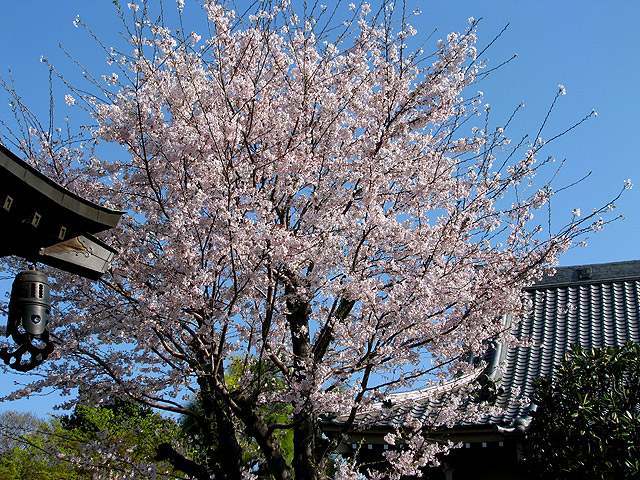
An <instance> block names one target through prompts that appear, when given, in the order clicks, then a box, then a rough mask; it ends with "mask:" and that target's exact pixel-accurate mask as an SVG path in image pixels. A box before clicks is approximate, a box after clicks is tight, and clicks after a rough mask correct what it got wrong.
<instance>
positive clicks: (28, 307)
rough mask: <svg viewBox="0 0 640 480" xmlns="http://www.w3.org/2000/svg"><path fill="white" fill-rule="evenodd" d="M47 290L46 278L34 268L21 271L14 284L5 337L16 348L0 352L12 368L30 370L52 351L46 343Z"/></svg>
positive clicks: (48, 296) (48, 343)
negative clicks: (14, 343)
mask: <svg viewBox="0 0 640 480" xmlns="http://www.w3.org/2000/svg"><path fill="white" fill-rule="evenodd" d="M50 289H51V287H50V285H49V280H48V279H47V276H46V275H45V274H44V273H42V272H38V271H37V270H35V267H30V269H29V270H25V271H24V272H20V273H19V274H18V275H17V276H16V278H15V280H14V281H13V286H12V288H11V300H10V301H9V319H8V321H7V332H6V335H7V337H9V336H11V338H13V340H14V341H15V342H16V344H17V348H16V349H14V350H13V351H11V352H10V351H9V349H8V348H2V349H0V358H2V359H3V360H4V362H5V363H6V364H7V365H9V366H10V367H11V368H13V369H16V370H20V371H28V370H31V369H33V368H35V367H36V366H38V365H40V364H41V363H42V362H43V361H44V360H46V358H47V357H48V356H49V354H50V353H51V352H52V351H53V343H51V341H50V340H49V319H50V317H51V293H50Z"/></svg>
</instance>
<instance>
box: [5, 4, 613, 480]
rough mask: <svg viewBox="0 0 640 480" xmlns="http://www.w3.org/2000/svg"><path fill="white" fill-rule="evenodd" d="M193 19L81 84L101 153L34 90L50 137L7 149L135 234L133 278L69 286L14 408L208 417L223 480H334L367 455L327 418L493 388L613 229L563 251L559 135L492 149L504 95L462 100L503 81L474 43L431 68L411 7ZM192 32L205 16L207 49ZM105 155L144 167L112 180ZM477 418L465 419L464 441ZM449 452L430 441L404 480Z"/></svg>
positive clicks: (116, 268)
mask: <svg viewBox="0 0 640 480" xmlns="http://www.w3.org/2000/svg"><path fill="white" fill-rule="evenodd" d="M116 3H117V2H116ZM184 3H185V2H183V1H178V14H177V15H178V17H179V18H178V19H177V20H176V22H175V24H174V25H171V26H170V25H168V22H169V18H170V15H169V13H168V11H167V10H166V9H165V10H163V11H162V12H161V14H159V13H158V12H157V11H156V12H155V13H154V11H153V4H154V2H144V1H141V2H133V3H131V4H130V5H129V8H130V10H131V12H130V15H127V14H126V12H120V13H121V15H122V17H123V19H126V18H129V20H130V21H128V22H127V21H126V20H125V24H124V26H123V29H124V30H123V31H124V35H123V37H124V38H125V39H126V40H127V41H128V42H129V44H127V45H125V46H120V47H114V48H108V47H105V48H104V52H105V54H106V55H107V57H108V63H109V67H108V68H109V69H110V71H109V72H108V73H107V74H106V75H104V76H103V77H101V76H100V75H97V76H95V77H93V76H91V75H90V74H89V73H87V74H86V75H85V76H86V78H87V79H88V80H89V81H90V82H92V84H91V85H90V86H87V87H86V88H84V87H83V88H75V87H73V86H69V85H68V84H66V86H67V87H69V90H68V91H67V92H65V93H66V94H65V97H64V98H65V100H66V102H67V104H68V105H75V106H77V107H80V108H84V109H85V111H86V112H87V113H88V114H89V115H90V116H91V117H92V118H91V119H90V120H89V121H88V123H90V124H92V125H93V126H91V127H87V128H86V129H85V130H84V132H88V135H87V136H86V137H84V138H82V137H75V136H72V137H71V138H68V137H65V138H62V137H60V136H59V135H60V134H58V133H56V132H57V130H55V129H54V128H53V126H52V127H51V128H47V127H43V125H44V124H41V123H39V122H38V121H37V120H36V119H35V118H34V117H33V116H32V115H31V114H30V112H29V111H28V110H27V109H26V108H25V107H24V105H23V104H22V101H21V99H20V96H19V95H17V94H16V93H15V92H14V91H12V90H11V89H10V88H9V94H10V96H11V101H12V102H13V105H14V107H15V113H16V119H18V121H20V122H22V124H21V127H22V128H20V129H19V130H18V131H19V132H23V133H24V134H25V135H26V136H19V135H16V136H15V137H11V136H9V137H8V139H7V142H11V141H13V144H14V145H15V147H16V148H18V149H20V150H21V151H22V153H23V154H24V155H25V157H27V158H28V160H29V161H30V162H31V163H32V164H33V165H35V166H36V167H38V168H39V169H40V170H42V171H43V172H44V173H46V174H47V175H50V176H51V177H52V178H53V179H54V180H56V181H57V182H59V183H61V184H62V185H64V186H66V187H67V188H69V189H71V190H72V191H75V192H78V193H80V194H81V195H82V196H84V197H87V198H90V199H92V200H94V201H97V202H100V203H102V204H105V205H107V206H111V207H114V208H119V209H123V210H126V211H127V212H128V213H129V215H128V216H126V217H125V218H123V220H122V221H121V222H120V225H119V227H118V228H117V229H113V230H112V231H110V232H108V233H106V235H105V238H104V239H105V240H106V241H107V243H109V244H110V245H113V246H115V247H117V248H118V249H119V250H120V254H119V255H118V257H117V258H116V259H115V261H114V262H113V265H112V268H111V270H110V271H109V272H108V273H107V274H105V275H104V277H103V278H102V279H101V280H100V282H99V283H96V284H89V283H87V282H85V281H83V280H81V279H78V278H73V277H71V276H65V275H62V274H60V273H56V279H57V281H56V282H55V285H54V288H53V290H55V291H57V292H58V297H57V300H58V302H59V305H64V308H60V310H59V312H60V314H59V315H58V316H57V317H56V321H55V325H54V326H53V333H54V335H55V337H54V338H55V339H56V342H57V344H58V346H57V350H56V352H54V354H53V356H52V359H51V361H49V362H48V363H46V364H45V365H43V366H42V367H41V372H42V378H43V380H40V381H38V382H34V383H33V384H31V385H29V386H28V387H26V388H24V389H22V390H20V391H18V392H16V393H15V394H14V397H19V396H21V395H28V394H29V393H33V392H38V391H41V390H42V389H44V388H48V387H53V388H59V389H61V390H62V391H69V390H70V389H73V388H80V389H81V390H82V391H83V392H85V399H86V400H87V401H93V402H99V401H100V400H101V399H104V398H109V397H110V396H111V395H114V394H117V395H121V396H126V397H127V398H131V399H134V400H135V401H137V402H139V403H141V404H144V405H147V406H150V407H153V408H157V409H161V410H165V411H169V412H173V413H177V414H180V415H185V416H189V417H191V418H193V419H194V421H195V422H196V423H197V425H198V429H199V435H200V437H199V440H198V442H199V443H198V445H199V446H201V447H202V448H203V449H204V450H205V451H207V452H209V454H208V455H205V456H202V457H200V458H198V459H197V462H196V463H198V464H199V470H198V469H197V468H194V470H193V471H194V472H195V471H199V472H200V473H198V474H197V476H198V478H202V479H205V478H206V479H207V480H208V478H209V477H210V475H212V474H215V476H216V478H231V479H235V480H240V479H241V478H244V477H243V475H249V474H251V472H250V471H247V468H248V467H247V464H246V462H245V461H244V458H245V457H244V453H243V444H244V443H243V442H244V439H245V438H250V439H251V442H250V443H249V444H247V445H250V447H251V448H252V449H255V451H256V452H257V453H258V454H259V456H260V458H261V462H260V465H261V468H263V470H264V471H268V472H269V474H270V475H271V476H273V478H274V479H276V480H291V479H292V478H295V479H296V480H316V479H319V478H326V477H327V475H329V472H330V471H331V469H333V468H334V465H335V463H334V462H333V456H334V454H335V451H336V448H337V446H338V444H339V443H340V442H341V441H342V440H343V438H344V437H343V436H342V435H336V436H335V437H333V438H326V437H325V436H324V435H323V434H322V431H321V429H320V424H319V418H320V416H321V415H343V416H344V418H345V419H346V421H345V422H344V430H343V432H342V434H346V433H347V432H348V431H349V430H350V429H351V428H353V425H354V422H355V419H356V418H357V417H358V415H359V414H360V413H362V412H364V411H370V409H371V406H372V405H373V404H374V403H375V402H378V401H381V400H384V399H385V398H386V396H387V395H388V394H389V393H392V392H394V391H398V390H399V389H409V388H412V387H415V386H420V387H424V386H425V385H428V384H429V382H435V381H437V379H438V378H446V377H448V376H450V374H451V373H452V372H455V373H465V372H469V373H472V372H473V369H474V368H476V367H475V366H474V365H471V364H469V363H467V362H466V359H467V358H469V355H470V354H472V355H473V354H479V353H481V352H482V351H483V349H484V345H483V340H484V339H486V338H488V337H495V336H496V335H499V334H500V333H501V331H502V329H503V328H504V327H503V325H502V324H501V322H500V321H499V320H498V319H499V317H500V316H501V315H502V314H504V313H506V312H509V313H513V314H514V315H516V316H517V315H518V314H519V313H520V312H521V311H522V305H521V302H520V292H521V289H522V288H523V287H524V286H526V285H529V284H530V283H532V282H533V281H534V280H535V279H536V278H538V277H539V276H540V275H542V273H543V272H544V271H545V269H546V268H547V267H548V266H550V265H554V264H555V263H556V261H557V258H558V255H560V254H561V253H562V252H563V251H565V250H566V249H567V248H569V247H570V246H571V245H572V244H573V242H574V240H575V239H576V238H577V237H580V236H581V235H582V234H584V233H585V232H586V231H591V229H594V230H597V229H599V228H601V227H602V224H603V222H604V221H603V220H602V219H601V218H600V215H601V213H602V212H603V211H604V210H605V209H606V208H603V209H601V210H596V211H594V212H593V213H592V214H590V215H585V216H583V217H580V218H577V217H573V219H572V220H571V221H569V222H568V224H566V225H565V226H563V227H562V228H560V229H559V230H558V231H556V232H552V231H548V232H547V233H546V234H545V235H542V234H541V230H542V227H541V226H540V225H541V224H542V223H546V221H545V222H538V223H534V222H533V215H534V213H535V212H536V211H537V210H538V209H540V208H541V207H543V206H545V205H546V204H547V202H548V201H549V199H550V197H551V196H552V195H553V194H554V189H553V186H552V185H551V183H550V179H551V178H553V177H554V175H555V173H556V169H555V168H553V167H552V168H551V170H550V171H548V172H547V174H545V171H546V169H547V168H549V167H551V165H552V163H551V162H550V161H548V159H546V158H544V159H542V160H538V155H539V154H540V151H541V149H543V148H544V147H545V145H546V143H545V142H544V141H543V140H542V139H541V138H540V137H541V136H542V135H543V133H544V132H543V131H542V129H537V128H536V131H537V135H535V136H534V137H532V138H535V140H534V141H532V142H530V143H527V142H524V141H523V142H520V143H514V144H511V143H510V142H509V140H508V138H507V137H506V132H507V130H508V128H509V123H510V121H505V122H504V123H503V124H502V125H501V126H500V127H499V128H489V126H488V125H489V119H488V112H489V108H488V106H487V107H484V106H482V98H481V94H479V93H478V92H477V90H475V89H474V88H473V87H471V88H470V89H469V90H470V91H469V92H468V94H466V95H465V96H463V91H464V90H465V89H468V88H469V87H470V86H471V85H473V84H474V83H476V82H477V81H478V80H480V79H481V78H482V76H483V70H482V69H483V64H482V62H481V61H479V59H478V58H477V51H476V47H475V42H476V33H475V32H476V23H475V22H474V21H472V22H471V25H470V26H469V28H468V29H467V30H466V31H465V32H463V33H452V34H450V35H448V36H447V37H446V38H445V39H444V40H441V41H440V42H439V43H438V44H437V45H436V46H434V49H435V52H434V54H433V55H427V54H424V53H423V51H422V50H418V51H416V52H413V51H411V50H410V49H409V48H408V47H407V42H409V41H410V38H411V37H412V36H414V35H415V34H416V31H415V29H414V28H413V27H411V26H410V24H409V22H410V19H411V16H412V14H411V13H410V12H407V11H406V9H404V8H402V7H401V6H398V7H396V8H395V9H394V8H393V5H391V4H390V3H387V2H382V3H381V4H380V5H377V6H374V7H373V8H372V7H371V6H369V5H368V4H366V3H362V4H360V5H358V6H355V5H353V6H350V8H349V9H348V10H347V9H343V10H340V8H341V7H340V6H339V5H338V6H337V7H335V8H336V10H334V6H331V7H329V8H327V7H326V6H322V5H320V4H318V3H315V4H313V5H307V6H306V7H305V8H304V10H301V11H297V10H296V8H297V7H295V6H292V5H291V3H290V2H288V1H281V2H272V1H265V2H259V3H258V4H257V6H256V9H255V11H253V12H252V13H247V14H244V15H242V14H239V13H236V12H233V11H231V10H229V9H228V8H226V7H225V5H226V2H219V1H204V2H201V3H202V5H201V6H196V5H195V2H190V3H189V4H188V5H187V6H185V5H184ZM328 3H329V2H328ZM305 5H306V4H305ZM183 8H184V9H187V8H201V13H202V16H201V18H202V23H203V28H202V29H201V31H200V32H199V33H196V32H195V31H192V29H191V28H189V27H187V26H186V23H185V22H186V19H187V15H183ZM154 15H155V16H154ZM191 15H195V12H193V11H192V12H191ZM189 18H193V17H189ZM338 19H339V20H338ZM343 20H344V21H343ZM77 24H78V25H83V23H82V20H78V21H77ZM101 78H102V80H100V79H101ZM91 90H93V93H87V92H88V91H91ZM561 90H562V89H561ZM561 93H563V92H562V91H560V92H558V95H560V94H561ZM556 98H557V97H556ZM554 103H555V102H554ZM476 119H479V121H478V122H476ZM476 123H477V125H476ZM47 125H48V123H47ZM538 130H539V131H538ZM60 132H67V129H66V127H65V128H63V129H62V130H60ZM549 137H550V138H555V137H557V135H556V133H555V132H554V133H553V134H551V135H550V136H549ZM99 142H110V143H113V144H116V145H119V146H121V148H122V150H121V152H120V154H119V155H110V156H109V158H99V157H98V156H97V153H98V152H100V150H99V149H97V150H96V149H94V147H95V146H96V145H97V144H98V143H99ZM534 178H535V179H536V180H535V181H536V185H535V186H534V183H533V182H534ZM545 220H546V219H545ZM237 358H241V359H245V360H246V361H241V362H239V363H237V364H236V367H237V368H238V371H237V372H236V373H235V374H234V376H233V377H234V380H233V381H232V382H231V381H229V377H227V376H226V375H225V369H226V368H227V366H228V365H229V364H230V363H231V361H232V359H237ZM267 365H268V367H265V366H267ZM478 368H480V367H478ZM193 398H197V399H198V403H197V405H198V408H190V407H189V404H188V400H189V399H193ZM274 412H278V415H277V416H274ZM454 416H455V403H452V404H451V405H447V406H446V408H445V409H444V410H443V412H442V414H441V416H440V420H441V421H442V422H444V423H447V422H450V421H452V419H454ZM284 438H292V439H293V442H292V443H293V446H294V451H293V453H292V455H290V454H289V452H287V451H285V449H283V446H284V445H289V444H290V442H288V441H287V442H285V443H283V439H284ZM397 441H398V442H400V441H401V440H400V439H397ZM442 448H444V447H442ZM442 448H441V447H439V446H438V445H435V444H429V443H427V442H407V448H406V449H405V450H403V451H402V453H401V454H399V453H398V452H391V451H389V454H388V455H389V460H390V461H391V466H392V472H391V473H390V474H391V475H399V474H410V473H413V472H415V471H416V469H417V468H418V467H419V466H421V465H425V464H426V463H427V462H428V461H429V460H430V459H432V458H434V456H435V455H436V454H437V453H438V452H440V451H441V449H442ZM161 453H162V456H163V457H164V458H167V459H169V460H170V461H172V462H174V465H183V464H185V462H187V463H188V462H190V461H194V460H193V459H190V458H188V455H187V454H185V453H184V452H182V451H180V449H179V448H178V446H177V445H170V444H167V445H164V447H163V451H162V452H161ZM341 468H342V469H343V471H342V473H344V474H346V475H347V474H351V473H352V472H349V471H347V470H348V469H347V464H346V463H344V464H342V467H341Z"/></svg>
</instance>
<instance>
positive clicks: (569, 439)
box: [526, 343, 640, 479]
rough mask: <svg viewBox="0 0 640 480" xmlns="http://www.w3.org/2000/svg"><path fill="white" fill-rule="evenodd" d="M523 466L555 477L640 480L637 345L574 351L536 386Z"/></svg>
mask: <svg viewBox="0 0 640 480" xmlns="http://www.w3.org/2000/svg"><path fill="white" fill-rule="evenodd" d="M534 402H535V404H536V405H537V406H538V409H537V411H536V412H535V413H534V415H533V421H532V424H531V428H530V430H529V433H528V442H527V455H526V456H527V462H526V463H527V464H528V466H529V468H530V469H531V471H532V472H534V475H536V476H539V477H540V478H554V479H587V478H608V479H631V478H640V411H639V407H640V346H638V345H636V344H632V343H629V344H627V345H626V346H625V347H623V348H621V349H612V348H607V349H595V350H584V349H582V348H579V347H574V348H573V349H572V350H571V351H570V352H569V353H568V354H567V355H566V356H565V359H564V361H563V362H562V364H561V365H560V366H559V367H558V369H557V370H556V373H555V374H554V377H553V378H552V379H550V378H543V379H542V380H540V381H539V382H538V385H537V389H536V393H535V395H534Z"/></svg>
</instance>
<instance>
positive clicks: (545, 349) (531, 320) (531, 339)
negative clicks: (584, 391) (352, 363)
mask: <svg viewBox="0 0 640 480" xmlns="http://www.w3.org/2000/svg"><path fill="white" fill-rule="evenodd" d="M523 294H524V296H525V300H529V301H530V302H531V305H532V307H533V308H532V312H531V314H530V315H528V316H526V318H524V319H523V320H522V321H521V322H520V323H519V324H518V325H517V327H515V331H514V333H515V336H516V337H517V338H519V339H520V340H526V341H527V344H526V346H523V345H518V346H515V345H509V344H503V345H497V347H496V348H494V349H492V351H491V352H490V353H489V357H488V360H489V367H488V369H487V371H486V374H487V375H488V378H489V379H491V380H493V381H495V382H497V385H498V386H499V390H498V395H497V399H496V404H497V405H498V406H499V407H502V408H503V412H502V413H500V414H498V415H493V416H485V417H484V418H482V419H481V420H480V421H479V423H474V424H473V425H475V426H498V427H500V428H499V430H501V431H504V432H508V431H512V430H513V429H516V428H518V427H519V426H520V428H519V429H522V427H523V426H526V425H527V424H528V417H529V415H528V411H529V408H530V407H531V405H530V404H529V403H528V402H525V403H523V401H522V398H523V396H524V398H529V397H530V395H531V394H532V393H533V386H532V385H533V382H534V380H535V379H536V378H538V377H540V376H543V375H550V374H552V373H553V370H554V366H555V365H556V364H558V362H560V360H562V358H563V356H564V354H565V353H566V352H567V350H568V349H569V346H570V345H572V344H577V345H580V346H582V347H584V348H599V347H605V346H608V347H616V346H622V345H624V344H625V343H626V342H628V341H632V342H637V343H640V261H628V262H617V263H607V264H597V265H586V266H577V267H560V268H557V271H556V274H555V275H554V276H550V277H545V278H543V279H542V280H540V281H539V282H537V283H536V284H534V285H533V286H531V287H529V288H527V289H525V291H524V292H523ZM458 381H464V379H462V380H458ZM439 388H444V389H445V390H446V388H447V387H446V386H441V387H439ZM449 388H455V386H454V384H450V385H449ZM427 397H428V398H427ZM433 398H434V395H433V390H432V389H424V390H421V391H414V392H406V393H403V394H398V396H394V398H393V404H394V405H393V407H392V409H391V412H389V413H390V415H389V416H388V417H386V419H385V420H382V421H379V422H377V427H383V428H384V427H385V426H390V425H391V424H397V423H399V422H402V421H406V420H407V419H413V420H421V421H423V423H425V424H427V423H428V424H433V423H434V416H435V417H436V420H435V422H436V423H437V412H438V410H439V408H438V407H439V406H440V404H441V403H442V402H444V401H446V397H442V396H441V397H440V398H437V399H435V400H434V399H433ZM458 425H459V426H460V425H468V426H471V424H465V423H464V422H459V423H458Z"/></svg>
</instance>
